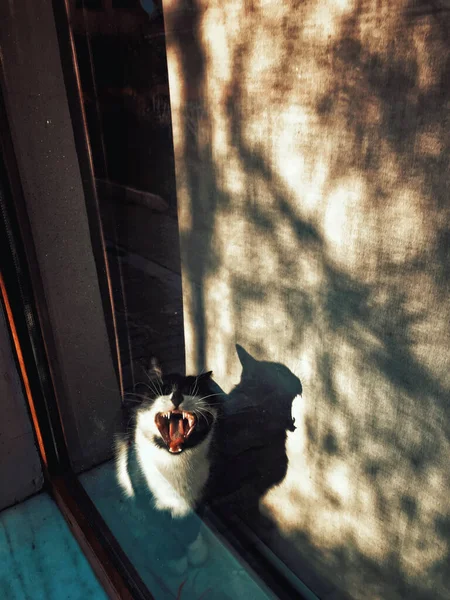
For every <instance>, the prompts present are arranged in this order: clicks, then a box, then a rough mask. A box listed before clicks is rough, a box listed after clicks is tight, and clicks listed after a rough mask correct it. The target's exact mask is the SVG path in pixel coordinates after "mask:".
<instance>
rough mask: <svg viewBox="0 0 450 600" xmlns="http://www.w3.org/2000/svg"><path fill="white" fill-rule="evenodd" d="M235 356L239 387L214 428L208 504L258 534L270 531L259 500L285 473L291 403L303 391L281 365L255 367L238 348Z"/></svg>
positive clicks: (291, 423) (257, 364)
mask: <svg viewBox="0 0 450 600" xmlns="http://www.w3.org/2000/svg"><path fill="white" fill-rule="evenodd" d="M236 350H237V354H238V357H239V360H240V362H241V365H242V375H241V381H240V382H239V384H238V385H237V386H236V387H235V388H234V389H232V390H231V392H230V394H229V395H228V397H227V398H226V399H225V400H224V404H223V418H221V419H220V420H219V422H218V425H217V432H216V436H217V437H216V443H215V447H216V448H217V456H216V465H215V469H214V477H213V478H212V484H211V489H210V493H209V496H210V498H209V504H210V506H211V508H212V509H213V510H214V511H216V512H218V513H219V514H221V516H222V517H225V518H226V519H227V520H233V519H234V518H235V517H239V518H241V519H243V520H244V521H245V522H246V523H247V524H249V525H254V526H255V527H256V528H258V529H259V528H260V527H261V526H263V527H267V526H268V525H270V523H269V522H267V520H266V519H265V518H264V517H262V515H261V514H260V512H259V500H260V498H262V496H264V494H265V493H266V492H267V491H268V490H269V489H270V488H272V487H273V486H275V485H277V484H278V483H280V482H281V481H282V480H283V478H284V477H285V475H286V472H287V466H288V459H287V456H286V435H287V432H288V431H294V430H295V424H294V421H293V419H292V402H293V400H294V398H295V397H296V396H297V395H301V393H302V385H301V382H300V380H299V379H298V377H296V376H295V375H294V374H293V373H292V371H290V370H289V369H288V368H287V367H286V366H285V365H282V364H280V363H274V362H265V361H258V360H256V359H255V358H253V357H252V356H251V355H250V354H249V353H248V352H247V351H246V350H244V348H242V347H241V346H239V345H236Z"/></svg>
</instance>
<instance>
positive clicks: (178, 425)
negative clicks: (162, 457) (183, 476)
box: [169, 415, 185, 452]
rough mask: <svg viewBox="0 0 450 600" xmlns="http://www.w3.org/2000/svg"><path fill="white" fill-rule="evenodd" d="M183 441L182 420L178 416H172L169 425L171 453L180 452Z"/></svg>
mask: <svg viewBox="0 0 450 600" xmlns="http://www.w3.org/2000/svg"><path fill="white" fill-rule="evenodd" d="M184 441H185V430H184V420H183V419H182V418H180V417H178V415H177V416H175V415H172V417H171V419H170V423H169V448H170V450H171V452H180V450H181V447H182V445H183V444H184Z"/></svg>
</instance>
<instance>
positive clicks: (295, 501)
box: [166, 0, 450, 600]
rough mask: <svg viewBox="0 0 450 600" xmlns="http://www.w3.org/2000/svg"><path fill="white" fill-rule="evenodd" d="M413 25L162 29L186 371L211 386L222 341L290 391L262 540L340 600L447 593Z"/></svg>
mask: <svg viewBox="0 0 450 600" xmlns="http://www.w3.org/2000/svg"><path fill="white" fill-rule="evenodd" d="M435 4H436V3H435ZM435 4H433V6H435ZM438 4H439V3H438ZM433 6H432V7H431V8H430V6H429V5H428V4H427V3H418V2H415V3H410V2H405V1H399V2H396V3H394V4H392V3H388V2H377V3H375V2H373V3H372V2H352V1H348V2H333V1H332V0H329V1H328V2H325V3H323V2H322V3H319V2H316V1H313V0H311V1H308V2H305V3H301V6H297V5H296V4H295V3H294V2H292V3H286V4H285V5H283V6H282V7H279V9H278V11H271V10H270V9H269V8H267V7H266V8H264V7H261V6H256V5H253V4H252V5H251V6H250V5H247V4H246V5H245V7H242V6H240V3H237V2H236V3H235V2H232V3H231V4H228V5H227V7H226V8H224V7H221V6H220V5H219V4H216V3H212V5H210V6H209V7H208V10H205V9H204V6H203V3H202V2H198V3H191V4H190V5H189V8H188V9H186V11H185V12H182V11H180V12H177V13H170V11H168V12H167V15H166V20H167V22H168V24H169V31H170V34H168V41H169V47H170V53H169V70H170V68H171V65H170V60H173V61H174V64H176V69H175V68H174V73H175V75H174V78H176V79H177V82H178V85H179V87H180V88H181V91H180V92H179V97H178V98H177V97H174V98H173V107H174V115H175V117H174V119H175V121H176V126H175V138H174V139H175V149H176V160H177V178H178V182H177V183H178V187H179V189H180V190H181V192H182V195H181V204H182V206H181V208H180V214H181V215H182V217H183V219H184V221H183V219H181V233H182V235H181V242H182V255H183V267H184V300H185V311H186V314H187V318H188V321H189V325H188V326H189V327H190V335H189V337H188V343H189V351H188V356H191V360H192V361H193V362H195V361H198V362H199V364H200V363H201V364H203V363H205V362H207V363H208V364H211V365H214V367H215V372H216V375H217V376H218V378H219V382H220V383H222V381H221V378H220V377H222V380H223V381H224V382H225V381H227V380H228V378H230V377H235V376H236V369H237V362H236V361H235V357H234V351H233V346H234V342H235V341H236V340H239V341H241V342H242V343H243V345H244V346H245V347H246V348H247V349H248V350H249V351H250V352H251V353H252V355H255V356H257V357H258V358H265V357H267V358H269V357H270V358H271V359H273V360H275V361H278V362H279V363H283V364H285V365H286V366H287V367H288V368H289V369H290V370H291V371H292V372H294V373H296V374H298V375H300V376H301V380H302V384H303V385H304V388H305V390H306V391H305V404H304V405H303V406H302V407H301V408H299V412H298V414H297V415H296V427H297V429H296V430H295V431H290V432H288V434H287V440H286V454H287V458H288V468H287V472H286V475H285V476H284V478H283V480H282V481H280V482H279V484H278V485H276V486H275V487H271V489H270V490H269V491H268V492H267V493H266V494H265V497H263V498H262V500H261V503H260V504H261V508H262V510H263V512H264V513H265V514H266V516H267V518H270V519H272V521H273V523H274V524H275V525H276V529H275V530H272V532H271V534H270V536H268V539H267V540H266V541H268V543H270V545H271V547H272V549H274V550H275V552H276V553H277V554H278V555H279V556H280V557H281V558H282V560H283V561H284V562H285V563H286V564H288V565H289V566H290V567H291V568H292V569H293V570H294V571H297V572H298V561H297V557H307V559H308V560H309V562H310V564H311V565H312V567H313V568H314V569H315V570H316V572H317V573H318V574H319V575H320V574H321V573H326V574H328V575H329V577H330V578H331V579H332V582H333V585H332V587H331V588H330V589H329V590H328V591H329V592H330V593H331V592H333V593H336V594H338V593H339V594H341V595H342V596H345V594H348V595H349V596H351V597H354V598H368V597H370V598H383V599H389V600H390V599H393V600H394V599H397V598H405V597H411V598H421V599H422V598H423V599H426V598H445V597H447V596H448V593H449V581H448V576H447V574H446V568H445V566H444V565H445V561H448V557H449V552H450V538H449V530H448V527H446V523H447V522H448V518H449V515H450V500H449V498H450V481H449V478H448V474H447V465H448V462H449V460H450V443H449V439H450V438H449V435H450V431H449V428H450V420H449V418H448V417H449V415H448V410H449V398H450V384H449V380H448V372H449V369H448V358H447V356H448V345H449V342H450V340H449V331H448V322H449V320H450V307H449V302H448V291H449V268H450V260H449V254H448V240H449V231H448V222H449V216H450V215H449V206H448V201H447V200H448V189H449V184H450V180H449V179H450V171H449V169H448V165H449V162H450V143H449V137H448V122H449V106H450V86H449V80H448V67H449V65H450V59H449V56H450V54H449V52H448V41H449V40H448V30H449V15H448V12H446V11H445V10H440V11H439V14H438V16H437V13H436V10H434V9H433ZM230 23H233V24H234V26H233V27H232V26H231V25H230ZM170 57H172V59H171V58H170ZM183 86H184V87H183ZM187 88H189V89H188V91H186V90H187ZM193 88H195V90H196V92H197V96H195V95H194V93H193ZM205 359H206V360H205ZM216 365H218V366H217V367H216ZM242 464H244V463H242ZM274 479H276V478H274ZM266 489H267V488H266ZM298 574H299V575H300V576H301V573H299V572H298ZM333 586H334V589H333ZM326 593H328V592H326Z"/></svg>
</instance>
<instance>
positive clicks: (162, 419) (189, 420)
mask: <svg viewBox="0 0 450 600" xmlns="http://www.w3.org/2000/svg"><path fill="white" fill-rule="evenodd" d="M155 423H156V426H157V427H158V429H159V432H160V434H161V436H162V438H163V440H164V442H165V444H166V446H167V447H168V449H169V452H171V453H172V454H178V453H179V452H182V450H183V449H184V444H185V443H186V440H187V439H188V438H189V436H190V435H191V433H192V432H193V431H194V429H195V426H196V425H197V417H196V416H195V415H194V414H193V413H191V412H188V411H181V410H171V411H168V412H164V413H162V412H160V413H157V415H156V417H155Z"/></svg>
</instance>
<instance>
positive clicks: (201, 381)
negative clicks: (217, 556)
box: [116, 359, 223, 570]
mask: <svg viewBox="0 0 450 600" xmlns="http://www.w3.org/2000/svg"><path fill="white" fill-rule="evenodd" d="M211 375H212V372H211V371H210V372H207V373H201V374H200V375H197V376H187V377H185V376H182V375H178V374H170V375H166V376H163V374H162V372H161V369H160V367H159V365H158V364H157V362H156V360H154V359H153V360H152V368H151V371H150V372H149V381H148V382H147V383H145V384H140V385H138V386H136V390H135V392H134V393H133V394H131V395H130V397H129V399H127V401H126V402H125V403H124V421H123V425H124V427H123V430H122V432H121V433H120V434H119V435H118V436H117V437H116V475H117V480H118V483H119V485H120V487H121V488H122V490H123V492H124V493H125V495H126V496H127V497H128V498H132V497H139V498H140V499H141V506H142V500H144V504H145V502H152V503H153V506H154V507H155V508H156V509H157V510H158V511H160V512H159V515H158V520H159V521H160V522H161V523H163V524H164V525H163V526H164V527H167V529H168V531H169V530H173V531H175V532H176V533H175V537H177V541H176V542H174V543H172V544H171V545H170V544H169V550H168V553H169V554H170V555H171V556H170V558H171V559H177V560H181V559H182V558H183V557H184V555H186V554H187V555H188V556H189V558H190V562H191V563H192V564H195V563H200V562H202V560H204V558H205V557H206V556H205V553H206V548H205V547H204V543H203V542H202V540H201V536H200V535H199V530H200V519H199V517H198V516H197V514H196V513H198V512H199V511H201V509H202V503H203V498H204V492H205V489H206V485H207V482H208V479H209V477H210V473H211V463H212V456H213V447H214V433H215V426H216V422H217V419H218V418H219V414H220V412H221V401H220V398H221V396H222V395H223V394H222V392H221V390H220V388H219V386H218V385H217V384H216V383H215V382H214V380H213V379H212V377H211ZM167 537H168V538H170V534H169V535H168V536H167ZM177 569H178V570H183V565H182V564H180V565H179V566H178V567H177Z"/></svg>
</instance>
